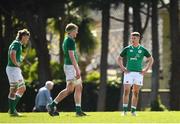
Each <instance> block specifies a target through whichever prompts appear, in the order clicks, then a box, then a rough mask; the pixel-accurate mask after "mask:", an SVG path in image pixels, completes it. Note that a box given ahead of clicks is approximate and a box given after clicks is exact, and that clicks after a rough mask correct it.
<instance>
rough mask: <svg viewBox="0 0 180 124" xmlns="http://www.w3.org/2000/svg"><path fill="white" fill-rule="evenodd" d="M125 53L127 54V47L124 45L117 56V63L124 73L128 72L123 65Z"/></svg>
mask: <svg viewBox="0 0 180 124" xmlns="http://www.w3.org/2000/svg"><path fill="white" fill-rule="evenodd" d="M126 54H127V47H125V48H124V49H123V50H122V52H121V53H120V55H119V56H118V57H117V64H118V65H119V67H120V69H121V70H122V71H123V72H124V73H128V70H127V69H126V67H124V63H123V57H124V56H126Z"/></svg>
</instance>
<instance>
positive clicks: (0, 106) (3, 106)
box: [0, 14, 13, 112]
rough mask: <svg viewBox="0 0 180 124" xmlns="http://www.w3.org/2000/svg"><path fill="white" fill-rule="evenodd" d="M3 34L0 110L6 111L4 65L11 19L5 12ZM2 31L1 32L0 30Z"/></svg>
mask: <svg viewBox="0 0 180 124" xmlns="http://www.w3.org/2000/svg"><path fill="white" fill-rule="evenodd" d="M4 17H5V20H4V21H5V36H4V38H3V39H2V41H0V42H1V45H2V50H1V52H2V53H1V55H2V60H1V63H0V81H1V86H0V101H1V102H0V111H3V112H5V111H7V108H8V102H7V98H8V92H9V83H8V82H9V81H8V78H7V75H6V65H7V53H8V48H9V45H10V43H11V42H12V40H13V38H12V36H13V35H12V20H11V15H9V14H5V15H4ZM1 33H2V32H1Z"/></svg>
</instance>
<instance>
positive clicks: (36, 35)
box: [27, 12, 52, 87]
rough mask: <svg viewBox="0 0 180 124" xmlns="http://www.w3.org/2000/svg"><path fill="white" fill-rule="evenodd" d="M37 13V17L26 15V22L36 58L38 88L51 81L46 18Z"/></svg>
mask: <svg viewBox="0 0 180 124" xmlns="http://www.w3.org/2000/svg"><path fill="white" fill-rule="evenodd" d="M42 13H43V12H39V14H38V15H37V16H33V15H32V14H30V13H28V17H27V21H28V25H29V28H30V31H31V34H32V35H31V36H33V37H32V45H33V46H34V48H35V49H36V52H37V57H38V78H39V87H41V86H43V85H44V84H45V82H46V81H47V80H52V77H51V71H50V55H49V50H48V48H47V47H48V44H47V40H46V18H45V17H44V16H43V15H42Z"/></svg>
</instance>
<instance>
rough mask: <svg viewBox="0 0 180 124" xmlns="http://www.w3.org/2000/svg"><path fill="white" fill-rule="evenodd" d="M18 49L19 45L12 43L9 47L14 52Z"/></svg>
mask: <svg viewBox="0 0 180 124" xmlns="http://www.w3.org/2000/svg"><path fill="white" fill-rule="evenodd" d="M18 49H19V44H18V43H14V44H13V45H12V47H11V50H15V51H17V50H18Z"/></svg>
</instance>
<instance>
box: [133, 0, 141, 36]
mask: <svg viewBox="0 0 180 124" xmlns="http://www.w3.org/2000/svg"><path fill="white" fill-rule="evenodd" d="M140 3H141V1H140V0H132V8H133V31H138V32H139V33H140V34H141V33H142V24H141V23H142V22H141V15H140V8H141V5H140Z"/></svg>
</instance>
